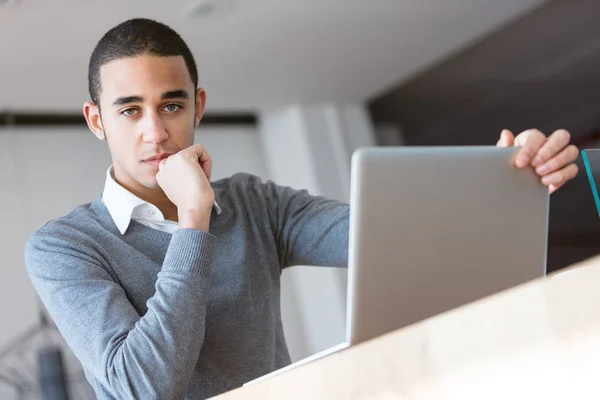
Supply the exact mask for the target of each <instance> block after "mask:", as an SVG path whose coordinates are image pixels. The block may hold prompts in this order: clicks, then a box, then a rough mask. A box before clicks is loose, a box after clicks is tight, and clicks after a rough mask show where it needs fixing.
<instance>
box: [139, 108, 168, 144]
mask: <svg viewBox="0 0 600 400" xmlns="http://www.w3.org/2000/svg"><path fill="white" fill-rule="evenodd" d="M142 129H143V131H142V137H143V139H144V141H145V142H147V143H151V144H159V143H162V142H164V141H165V140H167V138H168V137H169V134H168V133H167V130H166V129H165V126H164V125H163V122H162V120H161V118H160V116H159V115H157V114H156V113H146V115H145V116H144V121H143V124H142Z"/></svg>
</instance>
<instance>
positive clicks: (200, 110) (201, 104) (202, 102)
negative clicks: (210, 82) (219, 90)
mask: <svg viewBox="0 0 600 400" xmlns="http://www.w3.org/2000/svg"><path fill="white" fill-rule="evenodd" d="M205 107H206V91H204V89H203V88H198V89H196V115H195V120H194V127H196V128H197V127H198V124H200V120H201V119H202V116H203V115H204V108H205Z"/></svg>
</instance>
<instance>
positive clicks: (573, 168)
mask: <svg viewBox="0 0 600 400" xmlns="http://www.w3.org/2000/svg"><path fill="white" fill-rule="evenodd" d="M578 171H579V168H577V165H576V164H569V165H567V166H566V167H564V168H563V169H561V170H559V171H556V172H553V173H551V174H549V175H545V176H544V177H543V178H542V183H543V184H544V185H546V186H553V187H555V188H556V189H558V188H559V187H561V186H562V185H564V184H565V183H566V182H567V181H569V180H570V179H573V178H575V177H576V176H577V172H578ZM550 189H552V188H550ZM556 189H555V190H556Z"/></svg>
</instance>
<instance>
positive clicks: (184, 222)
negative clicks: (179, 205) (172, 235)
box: [177, 207, 212, 232]
mask: <svg viewBox="0 0 600 400" xmlns="http://www.w3.org/2000/svg"><path fill="white" fill-rule="evenodd" d="M211 211H212V207H211V208H210V209H208V210H196V209H184V210H180V211H178V212H177V214H178V219H179V229H197V230H201V231H204V232H208V231H209V226H210V216H211Z"/></svg>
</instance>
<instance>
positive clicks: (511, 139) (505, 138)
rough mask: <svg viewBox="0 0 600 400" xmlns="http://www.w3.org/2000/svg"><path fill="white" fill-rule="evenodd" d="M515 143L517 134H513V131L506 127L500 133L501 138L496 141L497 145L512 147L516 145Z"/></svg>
mask: <svg viewBox="0 0 600 400" xmlns="http://www.w3.org/2000/svg"><path fill="white" fill-rule="evenodd" d="M514 143H515V135H513V133H512V132H511V131H509V130H508V129H504V130H503V131H502V132H501V133H500V139H499V140H498V142H497V143H496V146H498V147H511V146H513V145H514Z"/></svg>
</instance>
